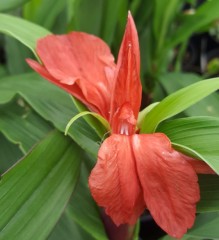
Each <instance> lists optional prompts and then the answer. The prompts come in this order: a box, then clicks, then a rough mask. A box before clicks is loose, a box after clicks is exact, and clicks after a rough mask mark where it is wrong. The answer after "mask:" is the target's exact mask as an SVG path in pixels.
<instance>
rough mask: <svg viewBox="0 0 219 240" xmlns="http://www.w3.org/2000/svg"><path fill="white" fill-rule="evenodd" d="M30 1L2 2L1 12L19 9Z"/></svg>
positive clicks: (10, 0) (6, 0)
mask: <svg viewBox="0 0 219 240" xmlns="http://www.w3.org/2000/svg"><path fill="white" fill-rule="evenodd" d="M28 1H30V0H1V2H0V12H3V11H8V10H12V9H14V8H17V7H19V6H21V5H23V4H24V3H26V2H28Z"/></svg>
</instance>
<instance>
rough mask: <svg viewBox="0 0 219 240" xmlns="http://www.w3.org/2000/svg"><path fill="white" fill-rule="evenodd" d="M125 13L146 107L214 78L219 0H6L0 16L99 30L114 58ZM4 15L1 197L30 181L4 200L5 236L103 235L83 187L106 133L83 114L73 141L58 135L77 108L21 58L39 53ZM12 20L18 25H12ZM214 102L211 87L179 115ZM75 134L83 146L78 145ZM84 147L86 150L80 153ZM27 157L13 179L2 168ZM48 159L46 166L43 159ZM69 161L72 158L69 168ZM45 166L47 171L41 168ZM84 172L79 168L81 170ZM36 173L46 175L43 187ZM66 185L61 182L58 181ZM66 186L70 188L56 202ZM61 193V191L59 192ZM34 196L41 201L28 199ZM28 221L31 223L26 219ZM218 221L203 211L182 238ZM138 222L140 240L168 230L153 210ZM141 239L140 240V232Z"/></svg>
mask: <svg viewBox="0 0 219 240" xmlns="http://www.w3.org/2000/svg"><path fill="white" fill-rule="evenodd" d="M129 10H130V11H131V13H132V15H133V18H134V20H135V23H136V27H137V30H138V34H139V40H140V49H141V81H142V85H143V92H144V93H143V102H142V107H146V106H147V105H149V104H150V103H152V102H154V101H159V100H161V99H162V98H164V97H165V96H167V95H168V94H170V93H172V92H174V91H176V90H178V89H180V88H182V87H185V86H187V85H190V84H191V83H194V82H197V81H199V80H201V79H203V78H206V77H213V76H218V74H219V44H218V41H219V30H218V29H219V1H218V0H209V1H207V0H206V1H198V0H153V1H151V0H92V1H91V0H55V1H54V0H0V12H1V13H6V14H9V15H11V16H16V17H18V18H20V19H24V20H27V21H30V22H33V23H35V24H37V25H40V26H42V27H44V28H46V29H48V30H49V31H51V32H53V33H56V34H65V33H67V32H69V31H84V32H87V33H91V34H94V35H96V36H99V37H100V38H102V39H103V40H104V41H106V42H107V43H108V45H109V46H110V48H111V50H112V52H113V54H114V56H115V58H116V57H117V54H118V50H119V46H120V43H121V40H122V36H123V33H124V27H125V23H126V18H127V12H128V11H129ZM8 21H9V20H7V19H6V20H4V19H3V18H0V32H2V34H1V35H0V172H1V173H2V174H3V173H4V174H3V180H2V182H1V184H2V185H3V187H2V190H0V194H3V195H2V196H4V194H6V193H5V192H4V186H5V189H6V186H10V184H11V186H14V185H13V184H15V183H16V182H17V181H18V183H17V184H18V185H17V186H16V187H14V188H11V190H10V191H9V193H7V194H9V196H10V197H11V198H12V199H16V198H18V196H21V195H20V194H21V188H22V183H24V182H29V188H27V189H26V190H27V195H25V197H20V198H19V201H17V202H14V201H12V200H7V201H6V200H5V199H6V198H4V197H0V212H1V213H3V214H2V215H1V217H0V218H1V219H0V229H1V230H2V232H1V233H0V239H7V240H8V239H9V240H12V239H15V238H14V237H15V236H17V237H16V239H18V240H19V239H22V240H25V239H27V240H28V239H34V240H35V239H47V238H48V239H50V240H55V239H63V240H65V239H66V240H67V239H79V240H80V239H86V240H89V239H91V240H92V239H97V240H101V239H107V237H106V232H105V230H104V227H103V223H102V221H101V218H100V212H99V210H98V208H97V206H96V204H95V203H94V202H93V200H92V198H91V196H90V194H89V190H88V187H87V177H88V173H89V171H90V169H91V167H92V166H93V165H94V163H95V157H96V153H97V150H98V147H99V144H100V141H101V139H100V138H99V137H98V136H97V134H96V132H95V129H92V128H91V127H90V126H88V124H87V123H86V122H85V121H83V120H82V119H81V120H80V121H77V122H76V123H75V125H74V126H75V127H74V129H71V131H70V134H69V138H64V137H63V136H62V135H60V133H59V132H58V131H61V132H63V131H64V129H65V126H66V124H67V122H68V121H69V119H71V117H72V116H73V115H75V114H76V113H77V109H76V108H75V107H74V105H73V104H72V101H71V99H70V98H69V96H68V95H67V94H66V93H65V92H63V91H62V90H60V89H58V88H57V87H55V86H52V85H51V84H49V83H47V82H46V81H44V80H42V79H41V78H40V77H39V76H37V75H36V74H34V73H32V71H31V69H30V68H29V67H28V66H27V64H26V62H25V59H26V58H28V57H31V58H34V56H33V53H32V52H31V51H30V50H29V49H28V48H27V47H26V46H25V45H24V44H22V43H21V42H19V41H18V40H16V39H15V38H12V37H11V36H9V35H10V34H9V35H8V34H5V33H7V31H5V30H4V29H5V28H6V27H5V26H7V24H8ZM12 24H14V26H15V25H16V21H14V22H13V23H12ZM18 24H19V23H18ZM15 27H17V26H15ZM21 28H22V26H21ZM23 31H29V33H28V34H30V35H31V29H23ZM218 106H219V96H218V94H217V93H214V94H212V95H211V96H209V97H207V98H205V99H204V100H202V101H201V102H199V103H198V104H196V105H195V106H193V107H191V108H189V109H187V110H186V111H185V112H184V113H183V114H182V116H199V115H207V116H212V117H215V116H217V117H218V116H219V108H218ZM54 129H55V130H54ZM57 129H58V131H57ZM54 131H55V132H54ZM51 132H52V133H51ZM49 133H50V134H49ZM72 139H73V140H74V142H76V143H77V144H73V141H72ZM70 143H71V144H70ZM79 146H80V147H79ZM81 148H82V149H83V150H85V152H86V153H84V152H81ZM51 149H53V150H52V153H50V152H51ZM64 152H65V154H64ZM47 153H48V154H47ZM73 153H74V154H73ZM54 156H61V157H62V158H63V159H62V160H63V162H65V161H66V164H67V165H65V166H69V169H74V174H72V172H71V171H68V169H66V168H65V166H64V165H63V166H60V168H59V169H55V167H56V164H57V161H58V159H57V157H54ZM70 156H71V157H70ZM22 157H23V160H24V161H21V162H19V164H17V165H16V166H15V168H13V169H12V170H13V171H14V172H15V173H14V175H13V177H9V176H10V174H12V173H11V171H7V172H6V170H7V169H9V168H10V167H11V166H12V165H13V164H14V163H16V162H17V161H18V159H20V158H22ZM48 158H49V159H50V160H51V162H50V167H48V166H47V165H48V164H46V163H45V161H47V159H48ZM67 158H72V159H73V160H74V161H73V166H72V164H71V162H72V161H71V162H68V159H67ZM39 159H40V160H39ZM81 160H83V163H82V164H81ZM35 161H37V163H35ZM22 164H23V165H22ZM22 166H23V167H22ZM23 168H25V169H29V170H30V171H32V172H33V173H35V172H36V176H35V178H34V177H31V176H30V175H29V172H28V173H27V172H26V173H25V171H24V172H22V171H23V170H22V169H23ZM41 169H43V171H42V173H39V171H40V170H41ZM63 169H64V170H63ZM79 169H82V174H81V175H80V176H79V174H78V173H79V172H80V170H79ZM53 171H54V172H55V171H57V173H58V176H60V177H59V178H58V181H55V184H54V182H53V183H50V182H47V181H49V179H48V177H46V174H51V175H52V174H53ZM72 171H73V170H72ZM5 172H6V173H5ZM63 172H64V173H65V177H66V178H64V176H63ZM16 174H17V175H16ZM54 174H55V173H54ZM19 176H22V177H21V178H19ZM54 176H57V175H54ZM36 178H39V179H41V180H40V181H39V182H38V183H37V182H36ZM213 178H214V177H213ZM19 179H22V181H20V180H19ZM62 181H65V185H63V184H62V185H61V182H62ZM214 181H218V180H216V179H214ZM76 183H78V184H76ZM76 185H77V186H76ZM63 186H65V187H66V189H67V190H66V191H65V194H64V193H63V194H64V195H65V196H63V198H62V201H60V202H61V203H60V202H59V197H60V196H59V195H60V192H62V190H63V191H64V188H63ZM75 187H76V189H75ZM49 189H53V190H54V194H50V195H49V196H47V195H46V192H47V191H49ZM55 189H59V190H60V189H61V190H60V191H59V192H58V191H57V192H56V191H55ZM73 189H75V191H74V193H73V195H72V192H73ZM215 191H216V190H215ZM37 193H38V194H37ZM40 193H44V195H43V196H44V198H43V199H40ZM216 193H217V194H218V190H217V192H216ZM7 194H6V196H7ZM71 195H72V197H71V200H70V202H69V198H70V196H71ZM9 196H7V199H9ZM22 196H23V195H22ZM34 199H35V201H38V203H39V204H38V205H37V204H36V205H31V201H33V200H34ZM48 201H50V203H51V209H50V211H49V210H48V211H45V209H48V208H49V207H48ZM67 202H69V203H68V205H67ZM66 205H67V207H65V206H66ZM11 206H13V208H11ZM28 206H32V209H35V215H34V214H31V213H30V212H27V211H26V208H27V207H28ZM5 209H10V211H8V212H6V211H5ZM54 209H56V210H57V211H54ZM63 211H64V214H62V212H63ZM61 214H62V217H61V218H60V216H61ZM204 218H206V219H210V220H209V221H211V222H212V223H213V225H211V224H208V225H207V226H206V225H204V222H205V221H204V220H203V219H204ZM24 219H32V221H31V223H30V224H27V223H26V222H25V221H24ZM51 219H52V220H51ZM47 221H48V226H47V227H46V228H45V229H44V231H43V232H42V234H38V231H37V229H36V226H37V227H38V228H39V227H42V228H44V226H45V224H46V223H47ZM57 222H58V223H57ZM218 222H219V217H218V213H214V214H212V215H211V214H210V213H209V214H206V215H205V214H201V215H199V217H198V220H197V224H196V225H197V226H198V227H195V228H194V230H192V231H190V232H189V233H188V236H185V238H183V239H203V238H202V237H201V236H202V235H201V234H202V233H200V229H202V226H204V227H203V229H204V230H203V231H205V232H206V231H207V230H208V231H207V232H209V235H207V236H206V235H205V236H206V238H208V239H210V238H212V239H219V232H218V229H216V227H215V226H216V224H218ZM43 223H44V225H42V224H43ZM141 224H142V226H143V227H142V228H141V230H140V235H141V238H142V239H158V237H159V236H161V235H162V234H163V233H162V232H161V230H159V229H158V228H157V227H156V226H155V223H154V222H153V221H152V220H151V218H150V216H149V215H148V214H145V215H144V216H143V217H142V220H141ZM46 225H47V224H46ZM6 226H7V227H6ZM24 226H25V229H24ZM33 226H35V227H33ZM206 228H207V230H206ZM212 229H214V230H212ZM16 234H17V235H16ZM145 234H146V235H147V236H146V235H145ZM135 239H138V233H137V234H136V236H135ZM164 239H169V238H168V237H165V238H164Z"/></svg>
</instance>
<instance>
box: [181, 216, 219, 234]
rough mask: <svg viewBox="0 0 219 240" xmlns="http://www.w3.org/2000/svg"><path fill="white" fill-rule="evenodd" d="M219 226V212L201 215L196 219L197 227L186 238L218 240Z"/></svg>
mask: <svg viewBox="0 0 219 240" xmlns="http://www.w3.org/2000/svg"><path fill="white" fill-rule="evenodd" d="M218 226H219V212H215V213H203V214H199V215H198V216H197V217H196V221H195V225H194V226H193V228H192V229H190V230H189V231H188V233H187V234H186V235H185V237H195V238H197V239H218V236H219V228H218ZM187 239H188V238H187Z"/></svg>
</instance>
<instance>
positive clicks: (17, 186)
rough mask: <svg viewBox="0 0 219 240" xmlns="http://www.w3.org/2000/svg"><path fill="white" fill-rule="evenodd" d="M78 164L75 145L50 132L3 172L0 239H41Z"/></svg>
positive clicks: (72, 182)
mask: <svg viewBox="0 0 219 240" xmlns="http://www.w3.org/2000/svg"><path fill="white" fill-rule="evenodd" d="M79 166H80V149H79V147H78V146H77V145H75V144H74V143H73V142H72V141H70V140H69V138H67V137H64V136H63V135H62V134H60V133H59V132H53V133H52V134H50V135H49V136H48V137H47V138H46V139H45V140H43V141H42V142H41V143H40V144H39V145H38V146H36V147H35V148H34V149H33V151H32V152H30V153H29V154H28V155H27V156H25V158H24V159H22V161H20V162H19V163H17V164H16V165H15V166H14V167H13V168H12V169H10V171H8V172H6V173H5V174H4V175H3V176H2V179H1V182H0V212H1V218H0V230H1V231H0V239H1V240H8V239H16V240H29V239H34V240H45V239H46V237H47V236H48V235H49V233H50V231H51V230H52V228H53V227H54V225H55V224H56V222H57V221H58V219H59V217H60V215H61V213H62V211H63V210H64V207H65V205H66V203H67V201H68V200H69V198H70V196H71V194H72V191H73V189H74V187H75V184H76V182H77V179H78V176H79ZM39 229H40V231H39Z"/></svg>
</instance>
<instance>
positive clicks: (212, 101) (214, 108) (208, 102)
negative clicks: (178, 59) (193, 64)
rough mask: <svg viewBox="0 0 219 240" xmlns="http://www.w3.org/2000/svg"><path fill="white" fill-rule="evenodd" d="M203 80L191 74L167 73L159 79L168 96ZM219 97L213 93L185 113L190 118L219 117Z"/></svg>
mask: <svg viewBox="0 0 219 240" xmlns="http://www.w3.org/2000/svg"><path fill="white" fill-rule="evenodd" d="M200 80H201V77H200V76H198V75H195V74H191V73H167V74H162V76H160V77H159V82H160V84H161V85H162V88H163V89H165V91H166V93H167V95H169V94H171V93H173V92H175V91H177V90H179V89H181V88H183V87H186V86H189V85H191V84H194V83H196V82H198V81H200ZM218 104H219V95H218V94H217V93H212V94H211V95H210V96H207V97H206V98H204V99H203V100H201V101H200V102H198V103H196V104H195V105H193V106H191V107H189V108H187V109H185V111H184V113H185V114H186V115H188V116H198V115H200V116H206V115H207V116H215V117H216V116H219V108H218Z"/></svg>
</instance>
